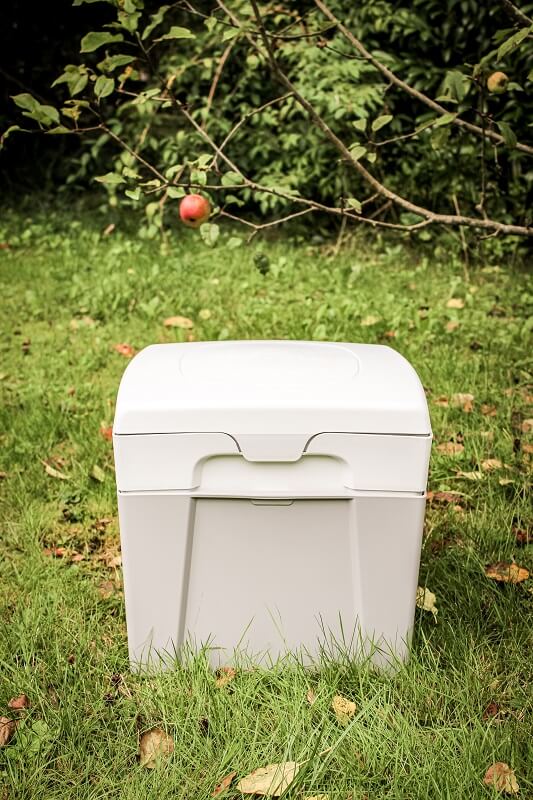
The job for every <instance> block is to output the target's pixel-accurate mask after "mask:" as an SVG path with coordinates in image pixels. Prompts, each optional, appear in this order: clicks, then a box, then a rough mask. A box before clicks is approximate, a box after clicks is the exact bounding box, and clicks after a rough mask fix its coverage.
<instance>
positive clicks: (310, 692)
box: [305, 689, 316, 706]
mask: <svg viewBox="0 0 533 800" xmlns="http://www.w3.org/2000/svg"><path fill="white" fill-rule="evenodd" d="M305 698H306V700H307V702H308V703H309V705H310V706H312V705H313V703H314V702H315V700H316V692H315V690H314V689H309V690H308V692H307V694H306V696H305Z"/></svg>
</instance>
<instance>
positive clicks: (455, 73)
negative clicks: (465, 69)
mask: <svg viewBox="0 0 533 800" xmlns="http://www.w3.org/2000/svg"><path fill="white" fill-rule="evenodd" d="M469 88H470V81H469V80H468V78H467V77H466V75H463V73H462V72H459V70H458V69H451V70H449V72H447V73H446V75H445V76H444V80H443V82H442V86H441V89H440V95H439V97H437V100H441V101H445V102H448V103H460V102H461V101H462V100H464V98H465V96H466V94H467V92H468V90H469Z"/></svg>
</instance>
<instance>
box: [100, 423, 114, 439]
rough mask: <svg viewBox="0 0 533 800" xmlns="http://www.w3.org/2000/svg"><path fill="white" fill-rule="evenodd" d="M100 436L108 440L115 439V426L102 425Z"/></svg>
mask: <svg viewBox="0 0 533 800" xmlns="http://www.w3.org/2000/svg"><path fill="white" fill-rule="evenodd" d="M100 436H101V437H102V438H103V439H106V441H108V442H110V441H112V439H113V426H112V425H100Z"/></svg>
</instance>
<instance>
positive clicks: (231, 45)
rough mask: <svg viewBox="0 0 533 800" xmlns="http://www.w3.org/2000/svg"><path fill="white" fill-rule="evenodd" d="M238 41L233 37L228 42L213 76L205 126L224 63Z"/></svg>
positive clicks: (206, 108)
mask: <svg viewBox="0 0 533 800" xmlns="http://www.w3.org/2000/svg"><path fill="white" fill-rule="evenodd" d="M236 41H237V40H236V39H233V40H232V41H231V42H230V43H229V44H228V46H227V47H226V49H225V50H224V52H223V53H222V55H221V56H220V59H219V62H218V65H217V68H216V70H215V75H214V77H213V81H212V83H211V86H210V88H209V94H208V95H207V104H206V107H205V117H204V123H203V127H204V128H205V126H206V123H207V117H208V116H209V112H210V110H211V106H212V104H213V98H214V96H215V92H216V90H217V86H218V82H219V80H220V76H221V75H222V70H223V69H224V65H225V63H226V61H227V60H228V58H229V54H230V53H231V51H232V50H233V48H234V47H235V42H236Z"/></svg>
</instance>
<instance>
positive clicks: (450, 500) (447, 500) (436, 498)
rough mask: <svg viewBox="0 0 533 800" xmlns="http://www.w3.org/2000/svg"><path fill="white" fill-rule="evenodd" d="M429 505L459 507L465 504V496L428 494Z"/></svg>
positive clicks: (440, 493) (448, 493)
mask: <svg viewBox="0 0 533 800" xmlns="http://www.w3.org/2000/svg"><path fill="white" fill-rule="evenodd" d="M426 497H427V500H428V503H439V504H442V505H451V504H454V505H457V504H459V503H462V502H463V496H462V494H461V493H460V492H428V493H427V495H426Z"/></svg>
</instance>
